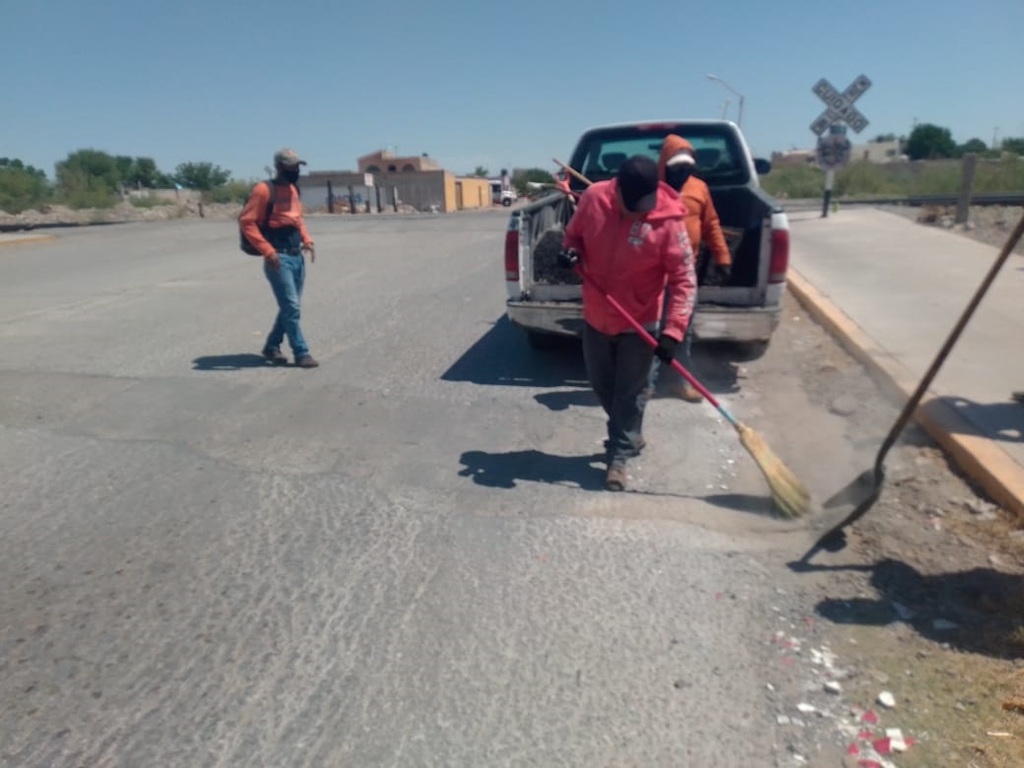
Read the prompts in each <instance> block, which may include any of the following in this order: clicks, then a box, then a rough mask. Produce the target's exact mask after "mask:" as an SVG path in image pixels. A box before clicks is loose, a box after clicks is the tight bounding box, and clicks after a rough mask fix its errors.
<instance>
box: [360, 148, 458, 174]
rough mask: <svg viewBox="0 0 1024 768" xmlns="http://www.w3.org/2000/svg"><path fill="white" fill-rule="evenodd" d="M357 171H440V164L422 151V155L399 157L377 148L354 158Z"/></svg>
mask: <svg viewBox="0 0 1024 768" xmlns="http://www.w3.org/2000/svg"><path fill="white" fill-rule="evenodd" d="M356 167H357V168H358V170H359V173H412V172H414V171H440V170H441V166H440V165H438V164H437V161H436V160H434V158H432V157H430V156H429V155H427V153H426V152H424V153H423V154H422V155H411V156H409V157H399V156H397V155H396V154H395V153H394V152H391V151H389V150H386V149H379V150H377V151H376V152H371V153H370V154H369V155H363V156H362V157H360V158H359V159H358V160H356Z"/></svg>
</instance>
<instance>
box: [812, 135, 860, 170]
mask: <svg viewBox="0 0 1024 768" xmlns="http://www.w3.org/2000/svg"><path fill="white" fill-rule="evenodd" d="M837 128H842V129H843V130H836V129H837ZM851 149H852V147H851V146H850V140H849V139H848V138H846V126H838V125H834V126H832V130H831V131H830V132H829V135H828V136H822V137H821V138H819V139H818V152H817V157H816V159H817V161H818V167H819V168H821V169H822V170H823V171H834V170H836V169H838V168H842V167H843V166H844V165H846V164H847V163H848V162H850V150H851Z"/></svg>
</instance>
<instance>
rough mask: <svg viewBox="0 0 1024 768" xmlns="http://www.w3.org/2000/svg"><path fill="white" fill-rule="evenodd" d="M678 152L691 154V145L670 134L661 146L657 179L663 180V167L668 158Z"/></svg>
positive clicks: (680, 137)
mask: <svg viewBox="0 0 1024 768" xmlns="http://www.w3.org/2000/svg"><path fill="white" fill-rule="evenodd" d="M680 152H689V153H690V154H693V144H691V143H690V142H688V141H687V140H686V139H684V138H683V137H682V136H676V135H675V134H674V133H670V134H669V135H668V136H666V137H665V141H663V142H662V144H661V155H660V156H659V157H658V177H659V178H660V179H661V180H662V181H664V180H665V165H666V164H667V163H668V161H669V158H672V157H674V156H676V155H678V154H679V153H680Z"/></svg>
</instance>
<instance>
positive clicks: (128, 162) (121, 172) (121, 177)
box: [114, 155, 135, 184]
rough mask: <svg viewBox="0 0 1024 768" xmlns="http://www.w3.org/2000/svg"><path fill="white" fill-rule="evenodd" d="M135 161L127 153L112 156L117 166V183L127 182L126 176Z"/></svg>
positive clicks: (129, 174)
mask: <svg viewBox="0 0 1024 768" xmlns="http://www.w3.org/2000/svg"><path fill="white" fill-rule="evenodd" d="M134 163H135V161H134V160H132V158H130V157H128V156H127V155H117V156H116V157H114V165H116V166H117V175H118V183H119V184H127V183H128V177H129V176H131V172H132V165H133V164H134Z"/></svg>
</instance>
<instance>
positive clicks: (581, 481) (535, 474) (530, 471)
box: [459, 450, 604, 491]
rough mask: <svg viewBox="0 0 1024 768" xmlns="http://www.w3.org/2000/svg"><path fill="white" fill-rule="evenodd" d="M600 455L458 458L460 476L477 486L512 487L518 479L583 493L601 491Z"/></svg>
mask: <svg viewBox="0 0 1024 768" xmlns="http://www.w3.org/2000/svg"><path fill="white" fill-rule="evenodd" d="M603 460H604V454H603V453H595V454H590V455H584V456H555V455H553V454H550V453H544V452H543V451H536V450H525V451H508V452H507V453H487V452H486V451H466V452H464V453H463V454H462V455H461V456H460V457H459V462H460V463H461V464H462V465H463V469H460V470H459V476H460V477H471V478H472V479H473V482H474V483H476V484H477V485H486V486H488V487H490V488H515V487H516V485H517V483H516V481H517V480H521V481H532V482H537V483H549V484H552V485H565V486H569V487H576V488H580V489H581V490H584V491H600V490H603V489H604V465H603V464H602V463H601V462H602V461H603Z"/></svg>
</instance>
